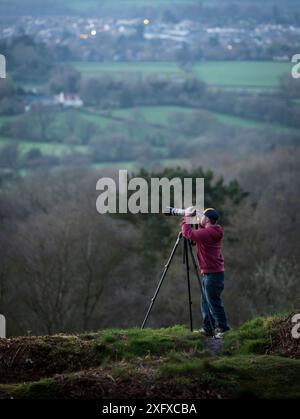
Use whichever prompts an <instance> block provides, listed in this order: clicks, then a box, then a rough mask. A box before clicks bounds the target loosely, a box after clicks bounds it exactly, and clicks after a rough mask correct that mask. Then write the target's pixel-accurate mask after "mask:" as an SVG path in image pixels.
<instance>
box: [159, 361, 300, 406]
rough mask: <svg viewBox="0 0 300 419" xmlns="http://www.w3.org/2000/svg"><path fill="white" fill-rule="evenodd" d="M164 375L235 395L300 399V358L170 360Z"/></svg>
mask: <svg viewBox="0 0 300 419" xmlns="http://www.w3.org/2000/svg"><path fill="white" fill-rule="evenodd" d="M160 372H161V377H168V378H172V377H173V378H174V379H178V377H185V378H189V379H190V380H191V379H193V380H194V381H197V382H198V383H199V384H209V385H210V386H211V387H213V388H215V389H226V391H227V392H229V393H230V394H231V395H232V397H235V398H239V397H242V398H243V397H250V398H268V399H269V398H299V397H300V361H299V360H294V359H287V358H282V357H278V356H268V355H251V356H247V355H238V356H231V357H223V358H220V359H212V358H211V359H204V360H199V359H196V360H194V361H187V360H182V362H176V363H174V362H169V363H167V364H165V365H163V366H161V367H160Z"/></svg>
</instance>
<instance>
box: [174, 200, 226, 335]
mask: <svg viewBox="0 0 300 419" xmlns="http://www.w3.org/2000/svg"><path fill="white" fill-rule="evenodd" d="M193 215H195V209H194V208H188V209H187V210H186V212H185V217H184V219H183V221H182V234H183V237H185V238H187V239H189V240H192V241H193V242H195V243H196V245H197V257H198V261H199V265H200V268H201V273H202V274H203V288H204V293H205V297H206V298H202V300H201V312H202V319H203V329H202V331H201V332H202V333H203V334H204V335H205V336H213V335H214V334H215V331H214V329H216V335H215V336H216V337H218V338H222V337H224V333H225V332H226V331H227V330H229V327H228V324H227V318H226V314H225V310H224V306H223V303H222V300H221V293H222V291H223V289H224V258H223V255H222V239H223V229H222V227H221V226H220V225H219V224H217V220H218V218H219V215H218V213H217V211H216V210H215V209H214V208H207V209H206V210H205V211H204V212H203V215H202V217H201V219H200V223H199V228H198V230H194V229H193V228H192V226H191V225H190V224H188V223H187V222H186V221H187V220H186V217H189V216H193ZM212 327H213V329H212Z"/></svg>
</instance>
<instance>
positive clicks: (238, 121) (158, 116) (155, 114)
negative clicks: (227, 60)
mask: <svg viewBox="0 0 300 419" xmlns="http://www.w3.org/2000/svg"><path fill="white" fill-rule="evenodd" d="M200 110H201V109H200ZM193 112H197V109H194V108H184V107H180V106H141V107H138V108H126V109H117V110H114V111H112V115H113V116H119V117H122V118H127V119H132V120H134V119H135V118H137V117H139V118H140V117H142V118H144V120H145V121H146V122H150V123H156V124H161V125H167V124H168V123H169V118H170V115H172V114H174V113H184V114H188V113H193ZM205 112H207V114H208V115H211V116H213V117H215V118H216V119H217V121H218V122H221V123H223V124H226V125H236V126H239V127H244V128H247V127H249V128H268V129H272V130H273V129H274V130H275V129H276V130H281V131H282V132H290V131H292V130H293V129H292V128H289V127H285V126H283V125H272V124H270V123H266V122H259V121H255V120H252V119H247V118H242V117H238V116H233V115H228V114H222V113H218V112H211V111H205Z"/></svg>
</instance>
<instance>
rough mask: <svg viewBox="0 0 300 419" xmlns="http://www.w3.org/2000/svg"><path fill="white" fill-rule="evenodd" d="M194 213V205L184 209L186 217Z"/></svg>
mask: <svg viewBox="0 0 300 419" xmlns="http://www.w3.org/2000/svg"><path fill="white" fill-rule="evenodd" d="M195 215H196V208H195V207H189V208H187V209H186V210H185V216H186V217H194V216H195Z"/></svg>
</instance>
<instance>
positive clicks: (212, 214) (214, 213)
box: [203, 208, 219, 220]
mask: <svg viewBox="0 0 300 419" xmlns="http://www.w3.org/2000/svg"><path fill="white" fill-rule="evenodd" d="M203 214H204V215H206V217H208V218H212V219H213V220H217V219H218V218H219V214H218V212H217V211H216V210H215V209H214V208H206V210H204V211H203Z"/></svg>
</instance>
